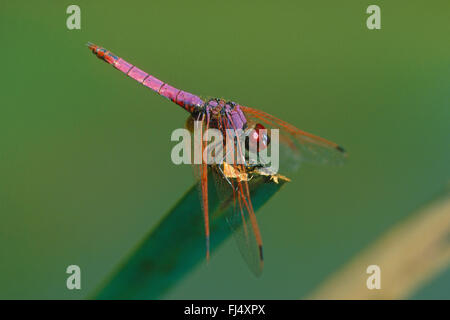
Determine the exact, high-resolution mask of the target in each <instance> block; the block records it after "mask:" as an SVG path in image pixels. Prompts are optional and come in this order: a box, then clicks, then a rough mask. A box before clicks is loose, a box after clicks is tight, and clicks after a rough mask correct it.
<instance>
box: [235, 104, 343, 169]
mask: <svg viewBox="0 0 450 320" xmlns="http://www.w3.org/2000/svg"><path fill="white" fill-rule="evenodd" d="M241 110H242V111H243V112H244V114H245V116H246V118H247V121H249V123H252V122H253V123H262V124H263V125H264V126H266V127H267V128H270V129H279V130H280V131H279V133H280V135H279V136H280V149H281V146H283V147H284V148H283V150H280V158H281V161H282V162H283V157H287V158H289V159H288V161H284V162H285V163H286V162H289V161H290V162H291V163H290V165H289V166H292V167H294V168H295V167H297V166H298V165H299V164H300V162H302V161H306V162H311V163H317V164H331V165H340V164H342V163H343V162H344V161H345V159H346V157H347V155H346V152H345V150H344V148H342V147H341V146H339V145H338V144H336V143H334V142H331V141H328V140H326V139H324V138H321V137H318V136H315V135H313V134H311V133H308V132H305V131H302V130H300V129H298V128H296V127H295V126H293V125H291V124H289V123H287V122H286V121H283V120H281V119H278V118H276V117H274V116H272V115H270V114H268V113H266V112H263V111H260V110H256V109H253V108H249V107H245V106H241ZM284 160H286V159H284Z"/></svg>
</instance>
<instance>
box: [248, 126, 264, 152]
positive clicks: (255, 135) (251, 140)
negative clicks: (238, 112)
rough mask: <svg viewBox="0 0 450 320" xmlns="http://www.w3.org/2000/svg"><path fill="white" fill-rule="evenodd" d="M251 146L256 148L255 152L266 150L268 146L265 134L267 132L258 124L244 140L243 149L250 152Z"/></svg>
mask: <svg viewBox="0 0 450 320" xmlns="http://www.w3.org/2000/svg"><path fill="white" fill-rule="evenodd" d="M252 144H253V145H255V146H256V151H257V152H259V151H260V150H264V149H266V148H267V147H268V146H269V144H270V137H269V135H268V134H267V130H266V128H265V127H264V126H263V125H262V124H260V123H257V124H256V125H255V127H254V128H253V129H252V130H251V131H250V133H249V134H248V135H247V137H246V138H245V148H246V149H247V150H250V148H251V146H252ZM253 148H254V147H253Z"/></svg>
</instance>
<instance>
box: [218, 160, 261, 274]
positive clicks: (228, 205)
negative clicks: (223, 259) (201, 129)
mask: <svg viewBox="0 0 450 320" xmlns="http://www.w3.org/2000/svg"><path fill="white" fill-rule="evenodd" d="M242 170H245V169H244V167H243V166H238V165H235V166H232V165H229V164H226V163H225V164H224V165H223V166H220V167H219V166H218V167H216V168H215V170H213V173H214V174H213V177H214V181H215V184H216V189H217V191H218V193H219V197H221V198H222V199H224V201H223V207H224V208H225V214H226V220H227V222H228V224H229V226H230V228H231V231H232V234H233V238H234V240H235V242H236V245H237V247H238V249H239V251H240V253H241V255H242V257H243V258H244V260H245V262H246V263H247V265H248V266H249V268H250V270H251V271H252V272H253V273H254V274H255V275H256V276H259V275H261V273H262V270H263V263H264V262H263V248H262V239H261V234H260V231H259V227H258V222H257V220H256V216H255V212H254V210H253V206H252V201H251V198H250V191H251V190H250V186H249V185H251V183H249V181H246V179H247V177H246V173H245V172H242ZM225 199H226V200H225Z"/></svg>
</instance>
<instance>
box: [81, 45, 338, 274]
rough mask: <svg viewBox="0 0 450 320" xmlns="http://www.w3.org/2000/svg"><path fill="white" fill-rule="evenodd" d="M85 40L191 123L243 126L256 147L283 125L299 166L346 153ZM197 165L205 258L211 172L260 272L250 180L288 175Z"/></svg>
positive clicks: (286, 151) (286, 147)
mask: <svg viewBox="0 0 450 320" xmlns="http://www.w3.org/2000/svg"><path fill="white" fill-rule="evenodd" d="M87 45H88V47H89V49H90V50H91V51H92V52H93V53H94V54H95V55H96V56H97V57H98V58H100V59H101V60H104V61H105V62H107V63H109V64H111V65H112V66H113V67H115V68H116V69H118V70H120V71H122V72H123V73H125V74H126V75H128V76H129V77H131V78H133V79H134V80H136V81H137V82H139V83H141V84H143V85H144V86H145V87H147V88H150V89H151V90H153V91H155V92H156V93H158V94H159V95H161V96H163V97H165V98H167V99H169V100H171V101H172V102H174V103H176V104H178V105H179V106H180V107H182V108H183V109H184V110H186V111H187V112H188V113H189V118H188V123H191V124H192V122H193V121H192V120H196V121H197V122H196V123H200V124H201V130H205V131H206V130H207V129H208V128H215V129H218V130H220V131H221V132H225V131H226V130H229V129H231V130H236V131H238V130H242V131H240V132H244V135H245V138H244V139H247V140H246V141H249V140H251V141H253V140H255V141H254V142H256V143H257V145H258V148H259V147H261V149H262V148H264V147H267V145H268V144H269V143H270V135H269V134H268V133H267V131H268V130H266V128H267V129H279V142H280V149H282V150H280V157H286V158H288V161H287V162H289V161H290V162H291V164H290V166H296V165H297V164H299V163H300V162H302V161H306V162H312V163H319V164H327V163H329V164H341V163H342V162H343V161H344V159H345V158H346V152H345V150H344V149H343V148H342V147H341V146H339V145H337V144H336V143H334V142H331V141H328V140H326V139H323V138H321V137H318V136H315V135H313V134H310V133H307V132H305V131H302V130H300V129H297V128H296V127H295V126H293V125H291V124H289V123H287V122H285V121H283V120H280V119H278V118H276V117H274V116H272V115H270V114H268V113H266V112H263V111H261V110H257V109H253V108H250V107H246V106H242V105H240V104H238V103H235V102H232V101H226V100H223V99H202V98H200V97H199V96H197V95H194V94H192V93H189V92H186V91H183V90H180V89H177V88H174V87H172V86H171V85H169V84H167V83H165V82H163V81H161V80H159V79H157V78H156V77H154V76H152V75H150V74H148V73H146V72H144V71H142V70H141V69H139V68H137V67H136V66H134V65H132V64H131V63H129V62H127V61H125V60H124V59H122V58H120V57H118V56H116V55H115V54H113V53H112V52H110V51H109V50H107V49H105V48H102V47H99V46H97V45H95V44H92V43H88V44H87ZM202 132H203V131H202ZM201 140H203V139H201ZM201 144H202V145H201V150H202V154H203V151H204V149H205V148H206V145H205V143H204V142H203V141H202V142H201ZM245 146H247V144H245ZM244 148H245V147H244ZM244 148H239V147H238V148H237V149H238V151H237V152H238V153H239V152H241V153H244V152H246V151H245V150H242V149H244ZM239 150H240V151H239ZM281 160H283V159H281ZM195 167H196V169H195V170H194V171H196V172H197V176H198V178H199V185H200V192H201V202H202V208H203V209H202V210H203V212H202V214H203V217H204V224H205V239H206V259H207V260H209V256H210V249H209V243H210V230H209V212H208V176H212V177H213V180H214V183H215V184H216V186H218V188H217V190H218V191H219V193H220V195H219V196H220V197H221V198H222V199H224V200H223V201H224V202H227V203H232V204H231V205H232V210H229V212H231V213H230V216H229V217H228V219H227V220H228V222H229V224H230V226H231V228H232V231H233V235H234V238H235V239H236V242H237V244H238V247H239V249H240V252H241V254H242V256H243V258H244V260H245V261H246V262H247V264H248V265H249V267H250V269H251V270H252V272H253V273H254V274H256V275H259V274H261V272H262V268H263V249H262V238H261V234H260V231H259V227H258V223H257V220H256V217H255V213H254V210H253V206H252V201H251V198H250V191H251V190H250V187H249V181H250V180H251V178H252V177H253V176H254V175H266V176H270V180H268V181H271V182H270V183H277V182H278V180H279V179H286V180H289V179H287V178H286V177H284V176H282V175H278V174H276V172H275V173H272V172H268V171H267V170H265V169H266V168H264V167H261V166H260V165H258V166H255V165H251V164H249V163H241V164H239V163H237V164H235V163H227V162H223V164H221V165H211V164H207V163H206V162H205V161H204V160H203V159H202V161H201V164H198V165H195ZM209 173H212V175H209ZM210 179H211V178H210ZM210 183H211V182H210ZM230 199H232V201H230Z"/></svg>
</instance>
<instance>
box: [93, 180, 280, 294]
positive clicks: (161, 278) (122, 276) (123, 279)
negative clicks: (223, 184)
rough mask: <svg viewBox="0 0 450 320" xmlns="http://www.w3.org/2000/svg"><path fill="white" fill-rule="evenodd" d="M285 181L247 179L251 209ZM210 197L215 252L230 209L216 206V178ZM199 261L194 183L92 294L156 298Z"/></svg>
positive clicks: (200, 228) (201, 244)
mask: <svg viewBox="0 0 450 320" xmlns="http://www.w3.org/2000/svg"><path fill="white" fill-rule="evenodd" d="M209 181H211V180H209ZM284 183H285V181H284V180H280V181H279V183H274V182H273V181H272V180H270V177H268V176H257V177H254V178H253V179H251V180H250V181H249V186H250V190H251V198H252V204H253V208H254V211H255V212H256V211H257V210H258V209H259V208H261V207H262V206H263V205H264V203H266V201H267V200H269V199H270V197H271V196H273V195H274V194H275V193H276V192H277V191H278V190H279V189H280V188H281V187H282V186H283V184H284ZM208 196H209V214H210V228H211V251H212V252H214V250H215V249H216V248H217V247H218V246H219V245H220V244H221V243H223V242H224V240H225V239H226V238H227V237H228V236H229V235H230V234H231V230H230V228H229V226H228V223H227V221H226V219H225V217H226V216H227V213H228V212H227V211H228V210H232V209H231V207H230V206H228V207H225V208H223V205H220V203H219V198H218V192H217V191H216V190H215V187H214V183H209V192H208ZM203 261H205V233H204V221H203V214H202V209H201V203H200V198H199V193H198V188H197V186H195V185H194V186H193V187H192V188H190V189H189V190H188V192H187V193H186V194H185V195H184V196H183V197H182V198H181V200H179V201H178V203H177V204H176V205H175V206H174V208H173V209H172V210H170V211H169V213H167V214H166V215H165V217H164V218H163V219H162V220H161V221H160V223H159V224H158V225H157V226H156V228H155V229H154V230H153V231H151V232H150V234H148V235H147V236H146V237H145V239H144V240H143V241H142V242H141V244H140V245H138V247H137V248H136V249H135V250H134V252H133V253H132V254H131V256H130V257H129V258H128V259H127V260H126V262H125V263H123V264H122V266H121V267H120V268H119V270H118V271H117V272H116V273H115V274H114V275H113V276H112V278H111V279H110V280H109V281H108V282H107V283H106V285H105V286H104V287H103V288H102V289H101V290H100V291H99V292H98V294H97V295H96V296H95V298H96V299H157V298H160V297H161V296H162V295H163V294H164V293H165V292H167V291H168V290H169V289H170V288H172V287H173V286H174V285H176V284H177V283H178V281H180V280H181V279H182V278H183V277H184V276H186V275H187V274H188V272H189V271H191V270H192V269H193V268H194V267H195V266H196V265H197V264H199V263H201V262H203ZM249 276H250V273H249Z"/></svg>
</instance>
